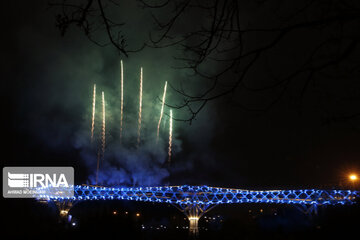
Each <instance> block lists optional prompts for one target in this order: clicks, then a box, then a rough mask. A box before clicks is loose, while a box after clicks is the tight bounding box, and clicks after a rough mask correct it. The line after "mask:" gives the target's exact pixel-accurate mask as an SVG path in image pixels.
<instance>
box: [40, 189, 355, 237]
mask: <svg viewBox="0 0 360 240" xmlns="http://www.w3.org/2000/svg"><path fill="white" fill-rule="evenodd" d="M357 197H359V192H358V191H352V190H317V189H304V190H268V191H253V190H243V189H232V188H218V187H208V186H187V185H183V186H162V187H118V188H112V187H99V186H87V185H78V186H74V196H73V197H68V198H66V197H65V198H64V197H58V196H57V195H56V193H51V192H48V193H47V194H44V195H41V196H40V199H42V200H48V201H49V200H52V201H55V202H56V203H57V205H58V207H59V210H60V214H63V215H67V213H68V211H69V210H70V207H71V206H72V202H74V201H86V200H102V199H103V200H116V199H118V200H133V201H144V202H157V203H169V204H172V205H174V206H175V207H177V208H178V209H179V210H180V211H182V212H183V213H184V214H185V215H186V216H187V217H188V219H189V221H190V232H191V233H193V234H195V235H197V234H198V220H199V219H200V217H201V216H202V215H203V214H204V213H206V212H207V211H209V210H210V209H212V208H213V207H215V206H217V205H219V204H235V203H268V204H270V203H274V204H276V203H277V204H297V205H300V206H309V207H311V208H314V209H316V207H317V206H319V205H344V204H352V203H354V202H355V199H356V198H357Z"/></svg>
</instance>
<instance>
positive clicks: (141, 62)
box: [1, 1, 360, 189]
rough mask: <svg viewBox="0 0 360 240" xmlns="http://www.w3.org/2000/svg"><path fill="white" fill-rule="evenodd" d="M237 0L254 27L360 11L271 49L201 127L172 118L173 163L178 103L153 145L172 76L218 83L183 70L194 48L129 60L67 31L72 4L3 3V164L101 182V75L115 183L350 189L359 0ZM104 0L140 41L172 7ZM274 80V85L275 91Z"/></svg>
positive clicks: (355, 142)
mask: <svg viewBox="0 0 360 240" xmlns="http://www.w3.org/2000/svg"><path fill="white" fill-rule="evenodd" d="M238 2H239V4H240V5H241V12H240V16H241V19H240V20H241V26H242V28H244V29H264V28H268V29H277V28H284V27H286V26H288V25H293V24H298V23H299V22H304V21H318V20H319V19H322V18H324V19H327V18H331V16H337V14H343V15H344V16H354V17H353V19H352V20H348V19H342V20H336V21H335V20H334V21H330V23H329V24H324V25H319V26H318V25H316V26H312V27H303V28H300V29H296V30H294V31H291V32H289V33H288V34H286V36H285V37H283V38H282V39H281V40H280V41H279V42H278V43H277V44H275V45H274V46H273V47H271V48H270V49H268V50H267V51H265V52H264V53H262V54H261V56H260V57H259V58H258V59H257V60H256V61H255V63H254V64H253V65H252V67H251V69H250V70H249V71H248V72H247V75H246V77H245V78H244V79H243V81H242V84H240V85H239V86H238V87H237V88H236V89H235V90H234V91H232V92H231V93H230V94H227V95H224V96H222V97H219V98H216V99H214V100H211V101H208V102H207V103H206V105H205V106H204V108H202V110H201V111H200V112H199V113H198V114H197V115H196V117H195V119H194V120H193V121H192V122H191V124H190V122H187V121H174V129H173V131H174V148H173V159H172V162H171V164H170V165H168V164H166V163H165V161H166V159H167V138H168V135H167V134H168V113H169V110H170V108H169V107H166V108H165V114H166V116H165V117H164V119H163V121H164V123H162V127H161V133H160V142H159V144H158V145H155V141H154V139H155V138H154V136H155V134H156V125H157V121H158V117H159V111H160V108H161V103H160V100H159V98H161V95H162V91H163V86H164V82H165V81H168V82H169V84H171V85H172V86H173V87H174V88H176V89H179V88H180V83H181V84H183V87H184V89H186V91H187V92H188V93H189V94H193V95H196V94H200V93H201V92H203V91H204V90H205V89H206V87H207V86H208V85H209V80H206V79H203V78H201V76H199V75H196V74H195V75H192V72H191V71H190V70H189V69H178V68H176V67H177V66H183V65H182V64H184V63H183V62H181V61H180V60H176V57H185V56H188V55H191V53H188V52H184V51H183V50H182V49H181V46H179V45H174V46H171V47H167V48H150V47H146V48H144V49H143V50H141V51H139V52H135V53H132V52H129V56H128V57H126V56H125V55H124V54H122V53H120V54H119V52H118V51H117V50H116V48H115V47H114V46H112V45H111V44H110V45H108V46H106V47H100V46H98V45H96V44H94V43H93V42H91V41H89V39H88V38H87V37H86V36H85V34H84V33H83V32H82V31H81V29H80V28H78V27H76V26H70V27H69V28H68V29H67V31H66V33H65V35H64V36H61V32H60V31H59V29H58V28H57V27H56V15H57V14H59V13H61V8H59V7H51V8H49V6H48V4H47V1H37V2H36V3H34V2H30V1H11V2H7V3H5V5H6V7H4V8H3V11H4V13H3V14H2V18H3V21H2V25H3V27H2V31H3V37H2V41H5V42H4V43H3V44H2V46H3V48H4V50H3V51H2V52H3V54H4V53H5V55H3V57H2V59H3V63H2V66H3V68H4V70H5V72H3V74H2V87H1V104H2V110H3V111H2V112H3V114H2V121H3V124H2V127H3V139H4V141H3V143H2V148H3V150H2V153H3V154H4V155H6V157H2V162H3V165H4V166H23V165H25V166H33V165H37V166H47V165H50V166H57V165H61V166H73V167H74V168H75V175H76V182H77V183H79V184H80V183H89V182H90V183H91V182H92V181H93V176H94V171H95V168H94V167H95V166H96V165H95V164H96V154H93V152H92V151H91V149H90V148H89V138H90V135H89V134H90V125H91V101H92V87H93V84H94V83H96V84H97V88H98V95H97V97H98V98H97V99H98V102H97V107H99V106H100V101H99V99H100V91H104V92H105V98H106V109H107V123H106V124H107V131H106V136H107V147H106V162H107V163H106V164H105V165H104V170H105V169H106V171H104V173H103V175H102V177H103V179H102V182H103V183H104V184H107V185H121V184H124V185H163V184H172V185H177V184H195V185H204V184H205V185H213V186H224V187H239V188H244V187H252V188H257V189H261V188H264V189H268V188H273V187H274V188H278V187H283V188H291V187H292V188H303V187H308V186H315V187H329V188H332V187H335V186H338V185H339V184H343V182H344V181H346V179H345V178H346V176H347V174H348V173H349V172H356V171H357V170H359V169H360V166H359V165H360V163H359V157H360V150H359V149H360V148H359V147H358V146H360V132H359V124H360V122H359V121H360V117H359V112H360V110H359V109H360V107H359V106H360V105H359V103H360V101H359V100H360V98H359V96H360V95H359V94H360V82H359V79H360V76H359V75H360V74H359V73H360V72H359V50H360V49H359V45H357V43H358V41H359V7H360V6H355V3H356V2H355V1H353V2H352V3H348V5H346V4H342V2H346V1H335V2H336V3H334V5H331V4H329V5H327V4H325V3H311V4H309V6H307V5H304V3H302V2H301V1H298V2H297V3H295V2H294V3H293V5H289V3H286V2H285V1H264V2H252V1H238ZM107 4H108V5H109V7H108V8H107V9H106V10H107V11H108V13H109V16H111V17H112V18H114V19H116V20H118V21H119V22H123V23H125V24H124V25H123V26H122V28H121V31H122V33H121V34H123V35H124V38H125V40H126V43H127V46H128V47H129V49H136V48H139V47H141V46H142V44H143V43H144V42H148V41H149V36H150V34H149V33H150V32H151V33H152V34H153V35H152V36H157V35H156V34H157V33H156V26H155V25H154V21H153V19H152V17H151V14H150V12H152V13H153V14H154V15H156V16H157V17H159V18H160V19H166V18H168V17H171V15H169V12H170V13H171V11H168V10H162V9H161V8H160V9H147V8H142V7H141V6H140V5H141V4H140V2H138V1H120V3H119V6H115V5H114V6H112V5H111V3H110V2H109V3H107ZM352 4H354V5H352ZM356 4H357V5H358V3H356ZM110 5H111V6H110ZM305 6H307V7H305ZM349 6H350V7H349ZM342 9H345V10H344V11H342ZM349 9H350V10H349ZM295 12H296V14H295ZM202 14H203V13H201V11H200V10H197V11H196V10H192V11H189V12H187V13H186V14H185V15H184V18H183V19H181V20H179V24H178V25H177V26H176V27H174V29H173V31H172V35H173V36H175V37H179V36H181V35H184V34H186V33H188V32H190V31H193V30H194V29H195V28H196V26H197V25H201V24H208V23H209V20H206V19H205V18H201V17H204V16H203V15H202ZM4 30H5V33H4ZM340 33H341V34H342V35H341V37H339V36H340ZM276 36H277V35H276V32H275V33H267V32H265V33H264V32H261V33H257V32H255V33H251V34H248V35H246V36H245V37H244V49H245V50H246V49H248V50H252V49H254V48H257V47H259V46H262V45H263V44H265V43H266V42H269V41H270V42H271V41H272V40H273V39H274V38H276ZM95 37H96V39H97V40H99V41H107V40H108V39H107V35H106V34H105V32H104V31H102V32H101V31H100V32H99V33H98V34H97V35H95ZM194 41H196V40H189V41H188V42H187V43H188V44H192V43H194ZM323 41H325V44H324V46H322V48H321V49H320V50H319V51H318V52H317V53H316V54H315V57H314V56H313V57H314V59H313V60H312V62H311V63H308V64H309V66H311V67H313V69H315V70H316V71H314V73H313V75H312V76H311V78H309V72H300V73H298V74H296V75H295V76H294V77H293V78H292V79H291V80H290V81H288V82H286V83H285V84H284V83H281V84H278V85H276V84H275V83H276V82H277V81H279V79H282V78H286V76H289V75H291V74H292V73H294V72H296V71H297V69H298V68H299V66H302V64H303V63H307V62H306V59H308V58H309V56H310V55H311V53H312V52H313V50H314V49H315V48H316V47H317V46H318V45H319V44H321V42H323ZM349 45H350V46H351V49H350V47H349ZM220 47H226V46H220ZM347 50H349V52H346V51H347ZM343 52H345V53H344V54H343ZM231 55H232V54H228V55H226V56H225V57H229V58H231ZM339 56H340V57H339ZM120 59H122V60H123V61H124V71H125V72H124V74H125V93H124V101H125V103H124V104H125V106H124V114H125V115H124V116H125V117H124V118H125V119H124V144H123V145H122V146H120V144H119V137H118V136H119V121H120V120H119V119H120V117H119V116H120V115H119V114H120V113H119V112H120V110H119V109H120V92H119V91H120V68H119V65H120V64H119V62H120ZM244 61H245V62H246V61H248V60H244ZM322 61H330V63H331V64H329V66H324V67H322V68H321V69H316V66H317V65H316V64H318V63H322ZM332 61H333V62H336V63H333V62H332ZM223 64H224V63H223V62H220V63H218V64H217V62H216V61H215V62H214V61H213V62H205V63H204V65H202V67H201V68H202V70H203V72H205V73H207V74H213V73H214V72H215V73H216V72H217V71H220V70H221V67H222V66H223ZM140 67H143V68H144V90H143V94H144V103H143V129H142V143H141V147H140V148H139V149H136V147H135V139H136V131H137V114H138V112H137V111H138V108H137V106H138V83H139V71H140ZM242 71H244V69H243V67H242V65H241V64H239V67H238V69H236V68H234V69H233V71H232V72H231V73H227V75H226V76H224V78H226V79H225V80H224V81H223V82H222V83H221V84H219V85H220V87H219V88H218V89H217V90H216V91H218V92H221V91H222V90H224V89H228V88H229V86H231V83H232V80H235V79H237V78H238V76H239V75H240V74H241V72H242ZM207 81H208V82H207ZM271 85H274V86H273V87H269V88H267V86H271ZM254 89H257V90H254ZM258 89H262V90H258ZM216 91H215V94H216ZM166 101H167V103H168V104H170V105H179V104H181V103H182V102H183V101H184V96H182V95H181V94H179V93H177V92H176V91H175V90H174V89H172V88H170V87H169V88H168V92H167V99H166ZM98 110H99V111H100V108H98ZM173 112H174V118H176V119H179V120H186V119H188V118H189V117H191V114H189V112H188V111H187V110H186V109H173ZM97 114H98V115H97V116H98V117H97V120H96V124H95V125H96V127H95V128H96V130H95V131H96V136H98V135H99V127H100V121H101V119H100V113H99V112H98V113H97ZM344 179H345V180H344Z"/></svg>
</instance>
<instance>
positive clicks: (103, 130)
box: [101, 92, 105, 161]
mask: <svg viewBox="0 0 360 240" xmlns="http://www.w3.org/2000/svg"><path fill="white" fill-rule="evenodd" d="M101 97H102V129H101V150H102V161H104V156H105V96H104V92H101Z"/></svg>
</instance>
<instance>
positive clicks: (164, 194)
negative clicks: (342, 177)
mask: <svg viewBox="0 0 360 240" xmlns="http://www.w3.org/2000/svg"><path fill="white" fill-rule="evenodd" d="M356 197H359V192H358V191H351V190H318V189H303V190H301V189H299V190H269V191H253V190H244V189H231V188H218V187H208V186H187V185H184V186H162V187H133V188H131V187H120V188H111V187H97V186H86V185H78V186H74V196H73V197H71V198H62V197H58V196H57V195H56V193H53V192H49V193H48V194H44V195H42V196H41V197H40V198H41V199H47V200H62V199H69V200H98V199H119V200H134V201H144V202H159V203H172V204H180V205H182V204H184V205H189V204H202V205H213V204H233V203H283V204H316V205H330V204H331V205H333V204H348V203H350V204H351V203H353V202H354V201H355V198H356Z"/></svg>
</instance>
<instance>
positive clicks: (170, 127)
mask: <svg viewBox="0 0 360 240" xmlns="http://www.w3.org/2000/svg"><path fill="white" fill-rule="evenodd" d="M172 118H173V116H172V110H170V119H169V150H168V155H169V162H171V146H172V128H173V126H172V125H173V119H172Z"/></svg>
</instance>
